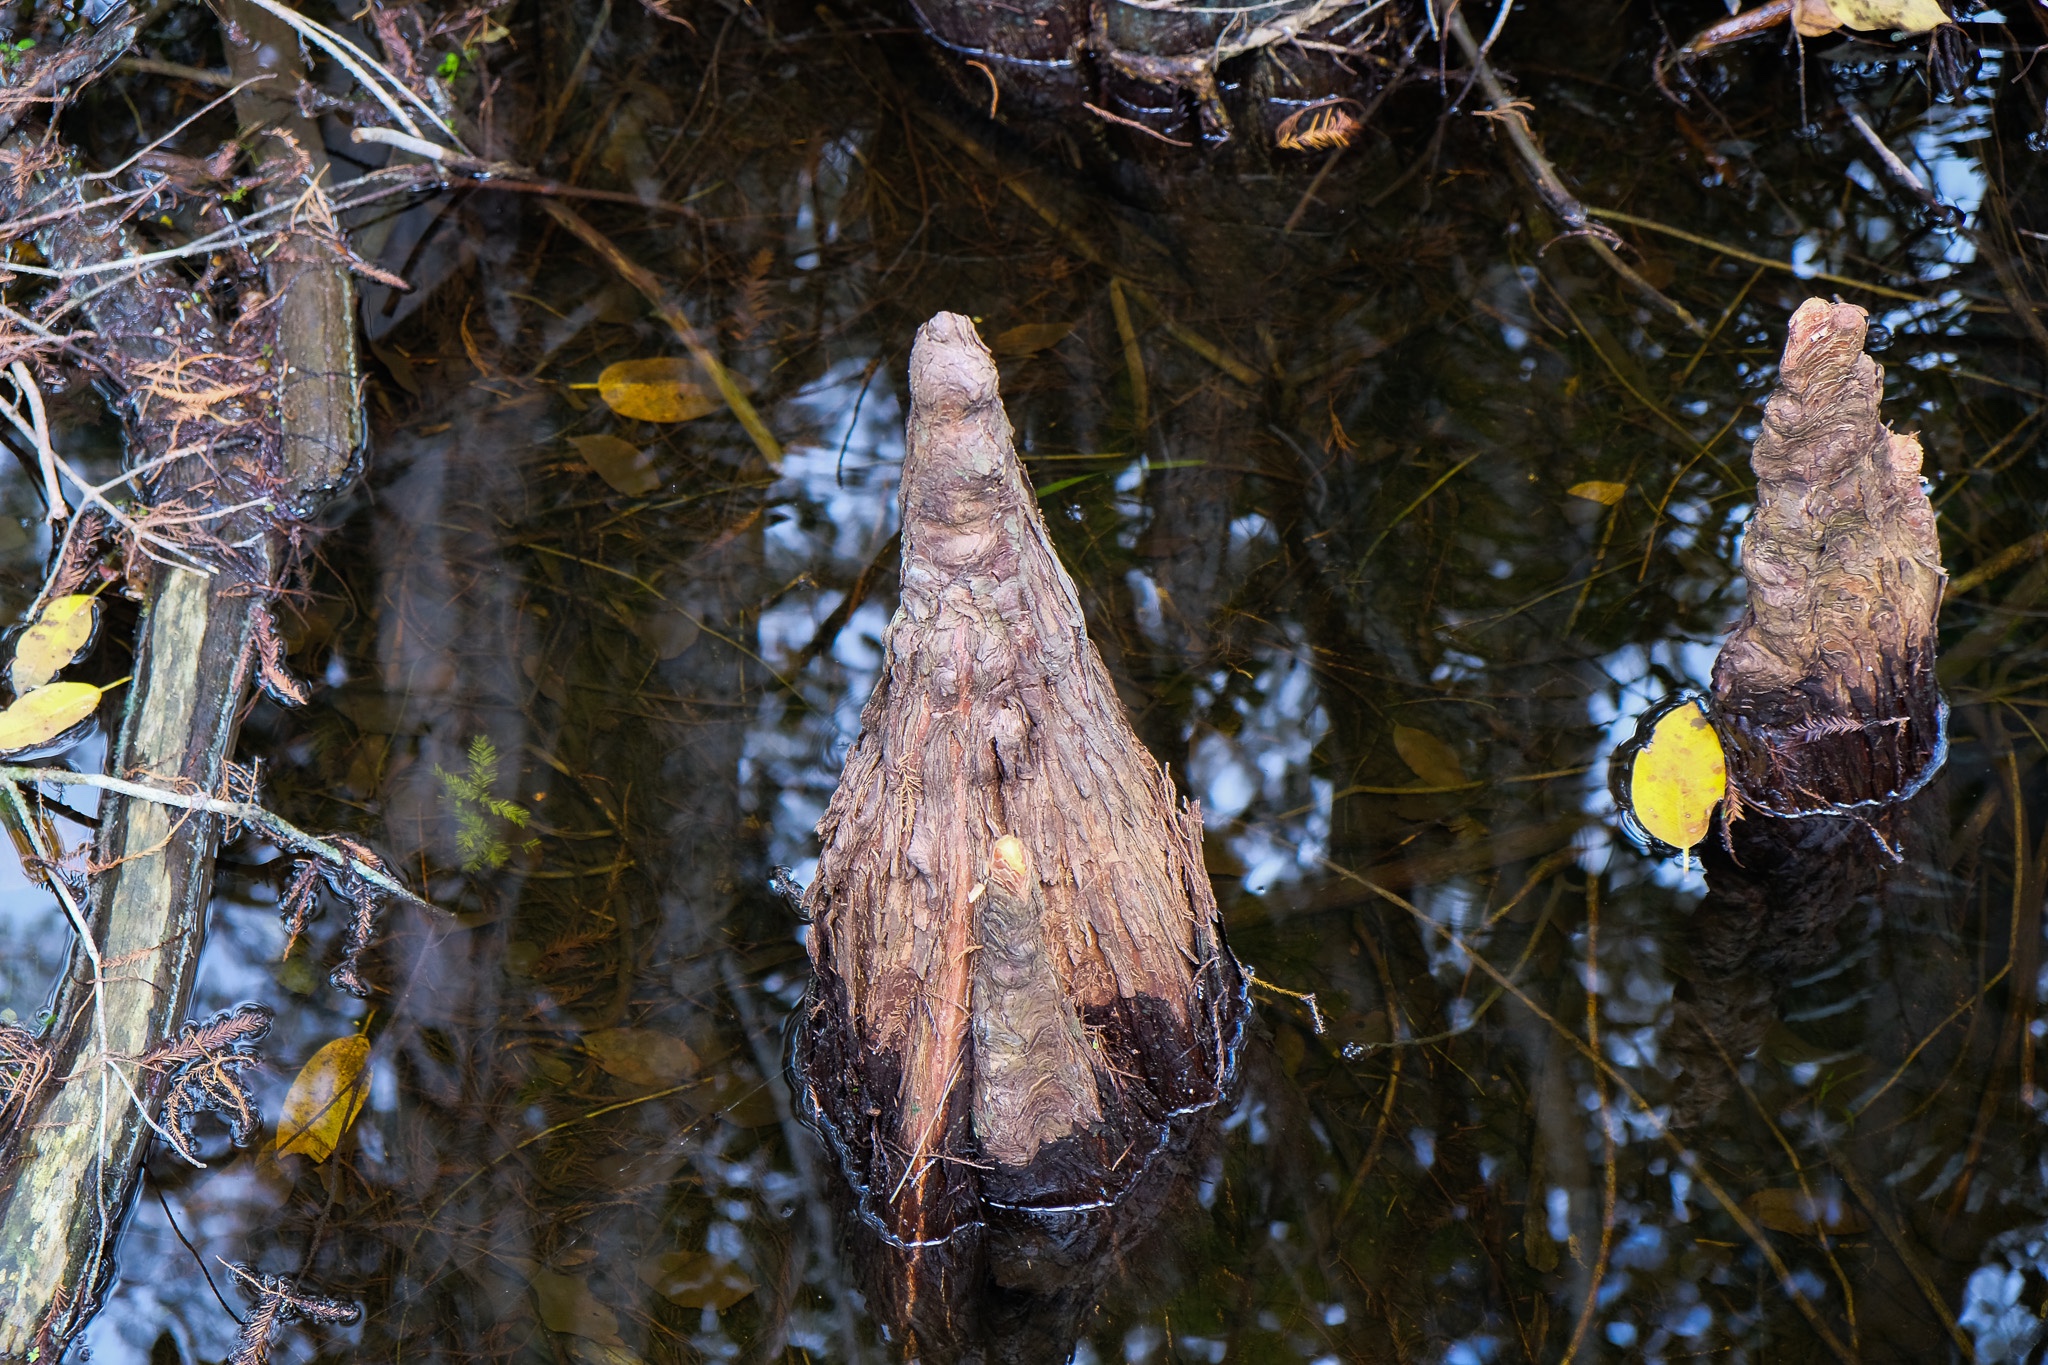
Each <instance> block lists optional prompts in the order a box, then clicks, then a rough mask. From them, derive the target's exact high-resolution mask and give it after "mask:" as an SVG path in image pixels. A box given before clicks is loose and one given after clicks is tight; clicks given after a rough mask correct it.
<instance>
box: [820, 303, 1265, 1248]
mask: <svg viewBox="0 0 2048 1365" xmlns="http://www.w3.org/2000/svg"><path fill="white" fill-rule="evenodd" d="M910 390H911V411H910V419H909V440H908V447H907V451H906V455H905V458H904V468H903V485H902V505H903V573H902V598H901V604H900V606H899V607H898V610H897V613H896V617H895V620H894V621H893V622H892V623H891V625H890V628H889V636H888V644H887V653H888V658H887V665H886V667H885V669H884V672H883V675H882V677H881V680H880V681H879V682H878V683H877V685H876V687H875V692H874V695H873V697H872V698H870V700H869V701H868V704H867V707H866V709H865V710H864V711H863V712H862V715H861V734H860V737H859V738H858V740H857V741H856V742H855V744H854V746H853V748H852V750H851V752H849V754H848V755H847V759H846V765H845V769H844V771H843V772H842V774H841V776H840V781H839V787H838V790H837V791H836V792H835V793H834V795H833V798H832V802H831V805H830V807H829V808H828V809H827V811H826V814H825V818H824V819H823V820H822V821H821V822H820V824H819V827H818V832H819V836H820V838H821V840H822V842H823V852H822V855H821V858H820V862H819V867H818V873H817V876H816V878H815V879H814V880H813V881H812V883H811V885H810V887H809V888H808V890H807V891H806V893H805V898H804V899H805V907H806V910H807V911H808V913H809V915H810V917H811V919H812V922H813V923H812V930H811V939H810V949H811V956H812V961H813V964H814V966H815V968H816V982H815V985H814V989H813V1005H812V1008H811V1010H810V1011H809V1013H808V1015H807V1018H806V1021H805V1024H804V1026H803V1028H802V1029H801V1030H800V1032H799V1036H798V1039H797V1051H796V1064H797V1071H798V1074H799V1077H800V1079H802V1080H803V1082H804V1090H805V1100H806V1108H807V1111H808V1113H809V1114H810V1116H811V1118H812V1119H813V1121H814V1122H815V1123H816V1124H817V1125H818V1126H819V1128H820V1129H821V1131H823V1132H824V1134H825V1136H826V1137H827V1139H828V1141H829V1142H830V1144H831V1145H832V1146H833V1148H834V1149H835V1151H836V1152H837V1153H838V1154H839V1156H840V1159H841V1161H842V1163H843V1164H844V1165H845V1166H846V1168H847V1173H848V1175H849V1177H850V1179H851V1181H852V1183H853V1186H854V1189H855V1193H856V1200H857V1203H858V1204H859V1206H860V1211H861V1213H862V1215H863V1217H864V1218H865V1220H866V1221H867V1223H868V1224H869V1226H870V1227H871V1228H873V1229H874V1230H875V1231H877V1232H880V1233H881V1234H882V1235H883V1236H884V1237H885V1238H886V1239H887V1240H888V1241H889V1242H891V1243H892V1244H893V1245H895V1246H896V1247H898V1248H910V1247H919V1246H929V1245H932V1244H935V1243H938V1242H941V1241H943V1240H944V1239H946V1238H947V1237H949V1236H951V1235H952V1234H954V1233H955V1232H957V1231H960V1230H961V1229H963V1228H967V1227H970V1226H973V1227H979V1226H981V1224H982V1222H983V1220H984V1219H985V1218H986V1217H987V1216H989V1211H990V1210H992V1209H1009V1210H1018V1209H1022V1210H1051V1211H1057V1212H1059V1213H1062V1214H1072V1213H1074V1212H1076V1211H1077V1210H1081V1209H1107V1208H1109V1207H1111V1206H1112V1205H1114V1204H1115V1202H1116V1201H1117V1200H1118V1199H1119V1198H1120V1197H1121V1195H1122V1194H1123V1193H1124V1192H1125V1191H1127V1190H1128V1189H1129V1188H1130V1187H1131V1185H1132V1184H1133V1183H1134V1182H1136V1181H1137V1180H1138V1179H1139V1177H1140V1176H1141V1175H1142V1174H1143V1173H1144V1172H1145V1170H1146V1169H1147V1167H1148V1166H1149V1165H1150V1164H1151V1163H1152V1160H1153V1158H1154V1157H1155V1156H1156V1155H1158V1154H1159V1153H1161V1152H1164V1151H1166V1150H1167V1149H1168V1148H1170V1147H1171V1146H1173V1144H1174V1142H1175V1140H1176V1138H1175V1133H1176V1130H1177V1129H1179V1128H1181V1127H1183V1126H1184V1125H1185V1124H1187V1123H1188V1122H1189V1121H1191V1120H1192V1118H1193V1116H1195V1115H1197V1114H1199V1113H1200V1112H1202V1111H1203V1110H1205V1109H1206V1108H1207V1107H1209V1106H1211V1105H1213V1104H1214V1103H1215V1101H1216V1100H1217V1099H1218V1098H1220V1096H1221V1095H1222V1093H1223V1090H1224V1088H1225V1086H1226V1085H1227V1082H1228V1079H1229V1076H1230V1074H1231V1071H1232V1067H1233V1064H1234V1061H1235V1053H1236V1047H1237V1041H1238V1038H1239V1036H1240V1034H1241V1031H1242V1017H1243V1016H1242V1011H1243V996H1242V984H1241V982H1240V979H1239V975H1238V971H1237V968H1236V964H1235V963H1234V961H1233V960H1232V959H1231V957H1230V955H1229V952H1228V950H1227V949H1226V948H1225V947H1224V946H1223V943H1222V939H1221V935H1220V929H1219V925H1218V923H1217V913H1216V902H1215V898H1214V895H1213V894H1212V893H1211V891H1210V888H1209V882H1208V878H1207V876H1206V875H1205V873H1204V872H1203V869H1202V831H1201V816H1200V812H1199V810H1198V809H1197V808H1196V807H1195V806H1194V805H1193V804H1192V803H1189V804H1187V805H1185V806H1183V805H1181V804H1180V803H1179V802H1178V801H1177V799H1176V797H1175V793H1174V788H1173V784H1172V782H1171V780H1170V779H1169V778H1168V777H1167V776H1166V774H1165V773H1164V772H1163V771H1162V770H1161V769H1160V767H1159V765H1158V764H1157V763H1156V762H1154V760H1153V759H1152V757H1151V755H1149V754H1148V753H1146V752H1145V749H1144V747H1143V746H1142V745H1141V744H1139V742H1138V740H1137V738H1136V736H1135V735H1134V734H1133V733H1132V731H1131V727H1130V723H1129V721H1128V720H1127V719H1126V717H1125V715H1124V712H1123V707H1122V705H1121V703H1120V702H1119V701H1118V700H1117V697H1116V694H1115V692H1114V690H1113V688H1112V687H1111V684H1110V680H1109V676H1108V673H1107V671H1106V670H1105V669H1104V667H1103V665H1102V661H1101V658H1100V656H1098V655H1097V653H1096V651H1095V648H1094V646H1093V645H1092V644H1091V643H1090V642H1089V640H1088V636H1087V629H1086V625H1085V623H1084V621H1083V620H1082V616H1081V609H1080V605H1079V601H1078V598H1077V596H1076V594H1075V590H1074V585H1073V582H1072V580H1070V579H1069V578H1068V577H1067V574H1066V572H1065V570H1064V569H1062V568H1061V566H1060V564H1059V561H1058V559H1057V557H1056V556H1055V554H1054V552H1053V549H1052V545H1051V543H1050V541H1049V540H1048V538H1047V535H1046V530H1045V524H1044V521H1043V519H1042V518H1041V517H1040V515H1039V510H1038V503H1037V500H1036V498H1035V497H1034V496H1033V494H1032V491H1031V488H1030V485H1029V482H1028V481H1027V480H1026V478H1025V475H1024V471H1023V467H1022V466H1021V465H1020V464H1019V462H1018V460H1017V456H1016V451H1015V449H1014V448H1013V446H1012V442H1011V435H1010V427H1009V422H1008V420H1007V419H1006V418H1005V417H1004V415H1003V408H1002V401H1001V398H1000V396H999V394H998V393H997V388H996V370H995V365H994V362H993V361H992V360H991V359H990V357H989V353H988V350H987V348H986V347H984V346H983V345H982V343H981V340H980V338H979V337H977V336H976V335H975V332H974V329H973V326H972V325H971V324H970V323H969V322H968V321H967V320H966V319H965V318H962V317H959V316H956V315H953V314H944V313H942V314H940V315H939V316H937V317H935V318H933V319H932V320H931V321H930V322H929V323H927V324H926V325H925V326H924V328H923V329H922V330H920V331H919V333H918V337H917V344H916V347H915V349H914V350H913V351H912V354H911V362H910ZM949 1273H950V1272H949Z"/></svg>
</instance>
